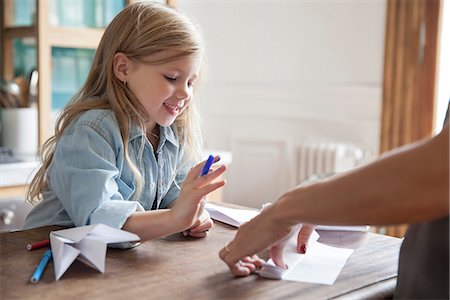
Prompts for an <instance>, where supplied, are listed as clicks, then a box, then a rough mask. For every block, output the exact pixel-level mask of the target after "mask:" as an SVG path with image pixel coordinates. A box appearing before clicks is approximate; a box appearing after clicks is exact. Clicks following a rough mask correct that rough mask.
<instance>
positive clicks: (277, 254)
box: [269, 235, 291, 269]
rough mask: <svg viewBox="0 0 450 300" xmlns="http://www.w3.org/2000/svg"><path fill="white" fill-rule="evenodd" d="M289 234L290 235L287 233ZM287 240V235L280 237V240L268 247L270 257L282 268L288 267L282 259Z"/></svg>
mask: <svg viewBox="0 0 450 300" xmlns="http://www.w3.org/2000/svg"><path fill="white" fill-rule="evenodd" d="M289 236H291V235H289ZM288 241H289V237H288V238H285V239H282V240H281V241H279V242H277V243H276V244H275V245H273V246H272V247H270V250H269V255H270V258H272V260H273V262H274V263H275V265H277V266H279V267H281V268H283V269H287V268H288V265H287V264H285V262H284V259H283V252H284V248H285V246H286V244H287V242H288Z"/></svg>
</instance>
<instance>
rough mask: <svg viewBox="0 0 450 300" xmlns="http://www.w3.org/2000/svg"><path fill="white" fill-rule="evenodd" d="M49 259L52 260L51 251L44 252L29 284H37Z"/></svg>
mask: <svg viewBox="0 0 450 300" xmlns="http://www.w3.org/2000/svg"><path fill="white" fill-rule="evenodd" d="M50 258H52V250H47V251H45V253H44V256H43V257H42V259H41V262H40V263H39V265H38V267H37V268H36V271H34V273H33V276H31V279H30V281H31V283H36V282H39V280H41V277H42V273H44V270H45V268H46V267H47V264H48V262H49V261H50Z"/></svg>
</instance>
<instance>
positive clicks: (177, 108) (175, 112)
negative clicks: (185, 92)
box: [163, 103, 183, 115]
mask: <svg viewBox="0 0 450 300" xmlns="http://www.w3.org/2000/svg"><path fill="white" fill-rule="evenodd" d="M163 104H164V107H165V108H166V110H167V111H168V112H169V114H171V115H178V114H179V113H180V111H181V109H182V108H183V107H180V106H178V105H173V104H168V103H163Z"/></svg>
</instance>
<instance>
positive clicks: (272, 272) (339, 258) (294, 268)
mask: <svg viewBox="0 0 450 300" xmlns="http://www.w3.org/2000/svg"><path fill="white" fill-rule="evenodd" d="M297 232H298V231H297ZM318 238H319V235H318V234H317V232H315V231H314V232H313V233H312V235H311V237H310V239H309V241H308V250H307V251H306V254H299V253H298V252H297V249H296V246H297V233H295V234H294V235H292V237H291V238H290V240H289V242H288V244H287V245H286V248H285V251H284V256H283V258H284V262H285V263H286V264H287V265H288V269H287V270H285V269H283V268H280V267H277V266H275V264H274V262H273V261H272V259H269V260H268V261H267V263H266V264H265V265H264V266H263V267H262V268H261V270H260V271H259V272H258V273H259V275H260V276H262V277H266V278H271V279H280V280H289V281H299V282H310V283H320V284H328V285H331V284H333V283H334V281H335V280H336V278H337V277H338V276H339V273H340V272H341V270H342V268H343V267H344V265H345V263H346V261H347V259H348V258H349V257H350V255H351V254H352V253H353V250H352V249H344V248H336V247H331V246H327V245H324V244H322V243H319V242H317V240H318Z"/></svg>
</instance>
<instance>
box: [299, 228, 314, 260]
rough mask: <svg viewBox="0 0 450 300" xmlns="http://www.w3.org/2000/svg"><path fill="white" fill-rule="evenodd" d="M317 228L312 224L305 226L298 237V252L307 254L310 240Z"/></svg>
mask: <svg viewBox="0 0 450 300" xmlns="http://www.w3.org/2000/svg"><path fill="white" fill-rule="evenodd" d="M315 227H316V226H314V225H312V224H303V226H302V228H301V229H300V231H299V233H298V236H297V251H298V252H299V253H301V254H305V253H306V250H307V248H308V240H309V237H310V236H311V234H312V232H313V231H314V228H315Z"/></svg>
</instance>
